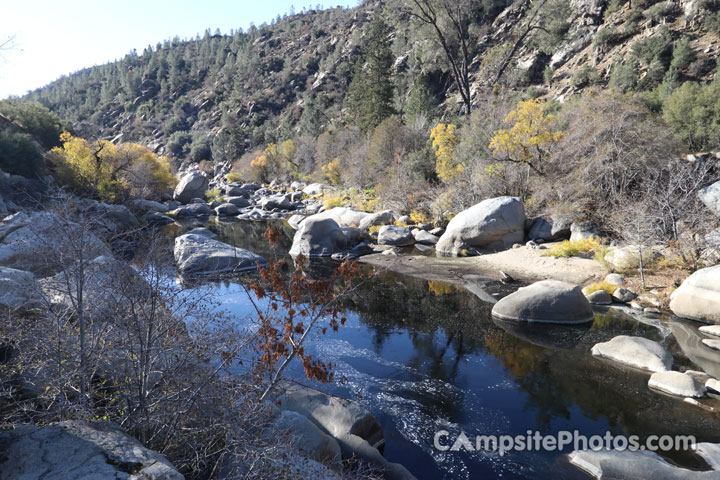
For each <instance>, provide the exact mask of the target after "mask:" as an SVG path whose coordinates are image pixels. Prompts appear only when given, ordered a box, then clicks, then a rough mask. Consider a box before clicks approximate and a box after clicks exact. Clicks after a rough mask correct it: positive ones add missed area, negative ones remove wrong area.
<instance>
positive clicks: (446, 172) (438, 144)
mask: <svg viewBox="0 0 720 480" xmlns="http://www.w3.org/2000/svg"><path fill="white" fill-rule="evenodd" d="M456 132H457V125H452V124H445V123H438V124H437V126H435V128H433V129H432V131H431V132H430V139H431V140H432V145H433V148H434V149H435V171H436V172H437V175H438V177H440V179H441V180H442V181H444V182H448V181H450V180H453V179H455V178H457V177H459V176H460V175H462V173H463V171H464V170H465V166H464V165H463V164H462V163H458V162H456V161H455V160H454V159H453V153H454V151H455V147H456V146H457V144H458V143H459V142H460V138H459V137H458V135H457V133H456Z"/></svg>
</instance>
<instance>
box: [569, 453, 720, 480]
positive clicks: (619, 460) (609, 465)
mask: <svg viewBox="0 0 720 480" xmlns="http://www.w3.org/2000/svg"><path fill="white" fill-rule="evenodd" d="M568 457H569V459H570V463H571V464H573V465H575V466H576V467H578V468H579V469H581V470H583V471H585V472H586V473H588V474H589V475H590V476H592V477H593V478H595V479H597V480H618V479H637V480H653V479H658V480H659V479H663V480H720V472H715V471H710V472H698V471H695V470H687V469H684V468H680V467H676V466H675V465H671V464H670V463H668V462H667V461H665V460H664V459H663V458H661V457H660V456H658V455H657V454H655V453H653V452H648V451H630V450H625V451H616V450H598V451H594V450H581V451H579V450H575V451H574V452H572V453H571V454H569V455H568Z"/></svg>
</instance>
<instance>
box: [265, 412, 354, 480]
mask: <svg viewBox="0 0 720 480" xmlns="http://www.w3.org/2000/svg"><path fill="white" fill-rule="evenodd" d="M275 427H276V428H278V429H279V430H280V431H281V432H289V433H290V434H291V436H292V437H293V440H295V443H296V445H297V447H299V448H300V449H301V450H303V451H304V452H305V453H307V454H308V455H309V456H310V458H312V459H314V460H317V461H319V462H323V463H326V464H329V465H332V466H334V467H335V468H336V469H342V463H341V462H342V455H341V453H340V445H338V442H337V440H335V439H334V438H333V437H331V436H330V435H327V434H326V433H325V432H323V431H322V430H320V428H318V427H317V425H315V424H314V423H313V422H312V421H311V420H309V419H308V418H307V417H305V416H304V415H301V414H299V413H297V412H294V411H292V410H284V411H281V412H280V414H279V416H278V418H277V419H276V420H275Z"/></svg>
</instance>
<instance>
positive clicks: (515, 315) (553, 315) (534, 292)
mask: <svg viewBox="0 0 720 480" xmlns="http://www.w3.org/2000/svg"><path fill="white" fill-rule="evenodd" d="M492 314H493V316H495V317H497V318H500V319H502V320H513V321H519V322H533V323H558V324H578V323H588V322H592V321H593V319H594V315H593V311H592V307H591V306H590V303H589V302H588V300H587V299H586V298H585V295H583V293H582V290H580V287H578V286H577V285H573V284H571V283H567V282H560V281H558V280H543V281H540V282H536V283H533V284H532V285H529V286H527V287H522V288H519V289H518V290H517V291H516V292H515V293H511V294H510V295H508V296H507V297H505V298H503V299H501V300H500V301H498V302H497V303H496V304H495V305H494V306H493V309H492Z"/></svg>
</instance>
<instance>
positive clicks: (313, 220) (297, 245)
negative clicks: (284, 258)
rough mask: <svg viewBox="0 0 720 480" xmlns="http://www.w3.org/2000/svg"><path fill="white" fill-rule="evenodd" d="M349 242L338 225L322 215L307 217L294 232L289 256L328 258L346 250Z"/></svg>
mask: <svg viewBox="0 0 720 480" xmlns="http://www.w3.org/2000/svg"><path fill="white" fill-rule="evenodd" d="M349 246H350V245H349V242H348V240H347V237H346V236H345V233H343V231H342V229H341V228H340V225H338V223H337V222H336V221H335V220H333V219H332V218H327V217H324V216H322V214H317V215H312V216H310V217H307V218H306V219H305V220H304V221H303V222H302V223H301V224H300V228H298V229H297V231H296V232H295V236H294V237H293V243H292V247H291V248H290V255H292V256H293V257H295V256H297V255H300V254H302V255H304V256H306V257H329V256H330V255H332V254H333V253H338V252H342V251H344V250H346V249H347V248H348V247H349Z"/></svg>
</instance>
